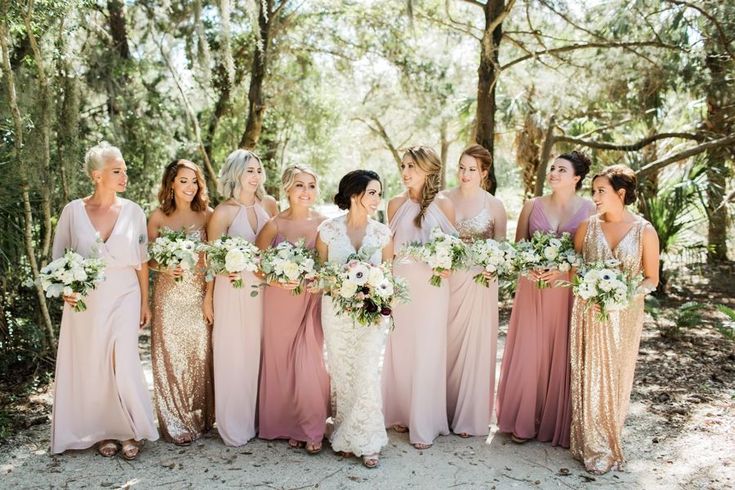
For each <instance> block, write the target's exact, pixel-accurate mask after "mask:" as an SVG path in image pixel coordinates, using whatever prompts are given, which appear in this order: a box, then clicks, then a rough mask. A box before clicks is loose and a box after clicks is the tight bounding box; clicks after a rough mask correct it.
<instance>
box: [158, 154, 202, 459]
mask: <svg viewBox="0 0 735 490" xmlns="http://www.w3.org/2000/svg"><path fill="white" fill-rule="evenodd" d="M158 202H159V206H158V208H156V210H155V211H153V213H152V214H151V217H150V218H149V220H148V240H149V241H153V240H155V239H156V238H158V236H159V232H160V230H161V229H162V228H168V229H170V230H184V231H186V232H187V233H188V234H190V235H193V236H195V237H196V238H197V239H200V240H204V239H205V235H206V233H205V229H206V225H207V221H208V220H209V217H210V216H211V214H212V209H211V208H210V207H209V197H208V196H207V186H206V183H205V182H204V175H203V174H202V171H201V169H200V168H199V167H198V166H197V165H196V164H195V163H193V162H190V161H188V160H174V161H172V162H171V163H169V164H168V165H167V166H166V169H165V170H164V171H163V179H162V181H161V188H160V189H159V191H158ZM202 259H203V257H202ZM203 265H204V264H203V260H202V262H200V264H199V268H200V270H198V271H193V272H186V273H184V271H183V269H181V267H177V268H175V269H158V272H159V274H156V277H155V279H154V283H153V311H154V314H153V326H152V328H151V364H152V365H153V387H154V391H153V393H154V400H155V402H156V404H155V405H156V415H157V416H158V430H159V431H160V433H161V435H162V436H163V438H164V439H165V440H166V441H169V442H173V443H174V444H177V445H180V446H187V445H189V444H191V443H192V441H194V440H195V439H198V438H199V437H200V436H201V435H202V434H203V433H204V432H207V431H209V429H211V428H212V424H213V423H214V390H213V380H212V343H211V338H210V330H209V326H207V324H206V323H205V321H204V316H203V315H202V302H203V301H204V291H205V289H206V287H205V283H204V274H203V272H202V270H201V268H202V267H203ZM156 266H157V264H155V263H154V262H153V261H151V267H152V268H155V267H156ZM154 270H155V269H154ZM176 278H178V279H179V280H178V281H176V280H175V279H176Z"/></svg>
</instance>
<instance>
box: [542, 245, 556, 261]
mask: <svg viewBox="0 0 735 490" xmlns="http://www.w3.org/2000/svg"><path fill="white" fill-rule="evenodd" d="M558 256H559V249H558V248H557V247H553V246H552V247H546V248H545V249H544V257H546V258H547V259H548V260H556V258H557V257H558Z"/></svg>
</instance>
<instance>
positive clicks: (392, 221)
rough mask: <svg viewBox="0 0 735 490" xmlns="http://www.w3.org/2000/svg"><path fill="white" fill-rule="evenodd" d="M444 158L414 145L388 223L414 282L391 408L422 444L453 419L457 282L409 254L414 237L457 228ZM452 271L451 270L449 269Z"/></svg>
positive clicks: (389, 393) (387, 365) (392, 359)
mask: <svg viewBox="0 0 735 490" xmlns="http://www.w3.org/2000/svg"><path fill="white" fill-rule="evenodd" d="M441 168H442V166H441V160H440V159H439V157H438V156H437V154H436V152H435V151H434V150H433V149H431V148H429V147H426V146H414V147H412V148H409V149H408V150H407V151H406V153H405V154H404V155H403V159H402V160H401V177H402V179H403V184H404V185H405V187H406V191H405V192H403V193H402V194H400V195H398V196H396V197H394V198H393V199H391V200H390V202H389V203H388V222H389V225H390V228H391V230H392V231H393V241H394V246H395V250H396V252H397V253H398V257H397V258H396V260H395V261H394V269H393V270H394V273H395V275H396V276H398V277H402V278H403V279H405V280H406V282H407V283H408V288H409V294H410V297H411V300H410V302H409V303H406V304H399V305H396V307H395V308H394V309H393V318H394V321H395V329H394V330H393V332H392V333H391V335H390V336H389V337H388V344H387V347H386V350H385V358H384V361H383V362H384V364H383V366H384V367H383V407H384V409H383V412H384V414H385V423H386V426H387V427H392V428H393V429H394V430H396V431H398V432H406V431H408V432H409V440H410V441H411V444H413V445H414V447H415V448H416V449H427V448H429V447H431V445H432V444H433V442H434V439H436V437H437V436H438V435H440V434H444V435H446V434H448V433H449V427H448V424H447V399H446V376H447V363H446V360H447V320H448V317H447V315H448V310H449V286H448V285H447V281H446V279H444V280H442V285H441V286H440V287H435V286H432V285H431V284H429V279H430V277H431V275H432V271H431V268H429V266H428V265H426V264H424V263H419V262H415V261H412V260H409V259H408V258H405V257H401V253H400V251H401V248H402V247H403V246H404V245H406V244H407V243H409V242H423V243H426V242H427V241H429V238H430V234H431V230H432V229H433V228H436V227H439V228H440V229H441V230H442V231H443V232H445V233H456V230H455V229H454V206H453V205H452V202H451V201H450V200H449V199H448V198H446V197H444V196H442V195H441V194H438V192H439V184H440V174H441ZM445 277H448V275H446V274H445Z"/></svg>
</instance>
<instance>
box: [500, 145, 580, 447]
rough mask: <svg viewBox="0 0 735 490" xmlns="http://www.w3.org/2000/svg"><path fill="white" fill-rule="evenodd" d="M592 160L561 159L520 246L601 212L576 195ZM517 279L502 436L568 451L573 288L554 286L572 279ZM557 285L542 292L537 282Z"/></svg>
mask: <svg viewBox="0 0 735 490" xmlns="http://www.w3.org/2000/svg"><path fill="white" fill-rule="evenodd" d="M589 167H590V161H589V159H588V158H587V157H586V156H585V155H583V154H582V153H579V152H577V151H573V152H571V153H565V154H563V155H560V156H559V157H557V158H556V160H554V161H553V163H552V164H551V167H550V168H549V173H548V175H547V182H548V184H549V187H551V195H548V196H543V197H539V198H535V199H531V200H529V201H528V202H526V204H525V205H524V206H523V209H522V210H521V215H520V216H519V218H518V228H517V230H516V241H519V240H522V239H526V238H530V236H531V235H532V234H533V233H534V232H536V231H538V230H540V231H544V232H551V233H554V234H556V235H561V234H562V233H563V232H568V233H572V234H573V233H574V232H575V231H576V229H577V227H578V226H579V224H580V223H581V222H582V221H584V220H585V219H587V217H589V216H590V215H591V214H592V213H593V212H594V204H593V203H592V202H590V201H589V200H588V199H584V198H581V197H579V196H577V195H576V191H577V190H579V189H580V188H581V186H582V181H583V180H584V177H585V176H586V175H587V173H588V172H589ZM531 276H532V277H531V278H530V279H529V278H524V277H521V278H519V279H518V289H517V290H516V296H515V300H514V302H513V311H512V313H511V316H510V324H509V325H508V337H507V340H506V343H505V352H504V354H503V362H502V364H501V368H500V382H499V385H498V398H497V405H496V409H497V417H498V428H499V430H500V432H507V433H510V434H511V437H512V440H513V441H514V442H518V443H522V442H525V441H526V440H527V439H533V438H536V439H537V440H539V441H543V442H549V441H550V442H551V444H552V445H554V446H557V445H560V446H562V447H569V424H570V420H571V413H570V410H571V405H570V401H569V319H570V314H571V308H572V296H571V291H570V289H569V288H565V287H560V286H555V285H554V284H555V283H556V282H557V281H559V280H565V281H568V280H569V274H568V273H561V272H559V271H556V270H552V271H546V272H544V271H538V272H534V273H532V274H531ZM538 279H543V280H546V281H548V282H549V283H550V284H551V287H548V288H544V289H539V288H538V287H537V286H536V280H538Z"/></svg>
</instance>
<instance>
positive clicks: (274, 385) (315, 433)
mask: <svg viewBox="0 0 735 490" xmlns="http://www.w3.org/2000/svg"><path fill="white" fill-rule="evenodd" d="M275 222H276V224H277V226H278V228H279V229H282V227H283V226H284V223H283V220H281V219H279V218H275ZM316 235H317V228H316V227H314V230H313V231H311V232H310V233H309V235H308V236H305V237H303V238H304V239H305V241H306V246H307V247H309V248H312V249H313V248H314V246H315V242H316ZM282 241H285V238H284V237H283V235H282V234H281V233H280V232H279V233H278V234H277V235H276V238H275V240H274V242H273V245H274V246H275V245H277V244H278V243H280V242H282ZM263 301H264V306H263V308H264V320H263V357H262V360H261V365H260V400H259V402H258V409H259V412H258V413H259V426H260V430H259V434H258V436H259V437H260V438H262V439H295V440H297V441H305V442H321V441H322V439H324V430H325V428H326V422H327V417H328V416H329V408H330V402H329V395H330V388H329V375H328V374H327V370H326V367H325V365H324V333H323V331H322V318H321V317H322V295H321V293H320V294H312V293H309V292H306V291H304V292H302V293H301V294H299V295H294V294H293V293H292V292H291V291H289V290H286V289H282V288H279V287H275V286H271V287H267V288H265V293H264V299H263Z"/></svg>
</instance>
